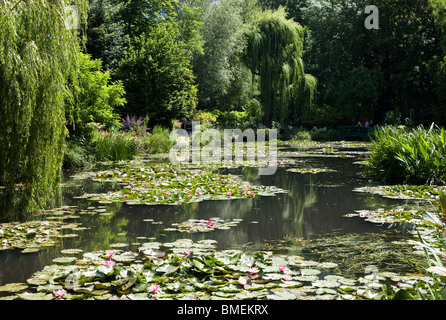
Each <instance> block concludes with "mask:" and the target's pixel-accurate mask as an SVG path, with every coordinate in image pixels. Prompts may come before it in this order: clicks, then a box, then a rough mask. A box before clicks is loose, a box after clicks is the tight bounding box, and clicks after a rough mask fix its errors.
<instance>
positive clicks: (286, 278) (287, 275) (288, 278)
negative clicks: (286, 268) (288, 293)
mask: <svg viewBox="0 0 446 320" xmlns="http://www.w3.org/2000/svg"><path fill="white" fill-rule="evenodd" d="M292 279H293V278H292V277H291V276H290V275H289V274H286V275H284V276H283V280H284V281H291V280H292Z"/></svg>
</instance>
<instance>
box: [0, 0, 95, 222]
mask: <svg viewBox="0 0 446 320" xmlns="http://www.w3.org/2000/svg"><path fill="white" fill-rule="evenodd" d="M87 3H88V1H87V0H76V1H74V2H72V3H67V2H66V1H64V0H0V186H1V188H0V220H7V219H23V218H26V217H27V216H29V215H30V214H32V213H33V212H35V211H36V210H39V209H41V208H44V207H45V206H47V205H51V204H52V202H53V201H55V200H57V199H58V197H59V196H60V187H59V184H60V175H61V165H62V158H63V145H64V138H65V134H66V127H65V110H64V103H65V101H66V99H68V98H69V95H70V93H69V91H68V83H69V81H75V79H76V72H77V69H78V66H77V52H78V46H79V37H78V32H79V30H76V29H72V28H70V26H72V25H73V24H72V22H73V21H74V20H73V19H72V18H76V16H75V15H74V16H73V11H68V10H66V8H67V6H69V5H75V6H76V8H77V10H78V11H77V12H78V17H79V19H80V22H81V23H80V26H81V28H82V26H83V25H84V22H85V18H86V7H87ZM67 12H70V14H71V16H69V17H67ZM67 19H70V20H67Z"/></svg>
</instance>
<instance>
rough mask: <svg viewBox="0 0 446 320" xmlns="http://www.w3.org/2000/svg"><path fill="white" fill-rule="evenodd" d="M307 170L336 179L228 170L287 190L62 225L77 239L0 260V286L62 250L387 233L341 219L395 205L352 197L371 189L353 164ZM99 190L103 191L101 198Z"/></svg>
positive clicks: (109, 213)
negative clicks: (211, 224)
mask: <svg viewBox="0 0 446 320" xmlns="http://www.w3.org/2000/svg"><path fill="white" fill-rule="evenodd" d="M305 161H306V165H308V164H310V165H311V166H312V167H320V168H324V167H325V168H329V169H333V170H335V172H320V173H317V174H312V173H305V174H302V173H296V172H289V171H286V169H287V167H279V168H278V169H277V171H276V173H275V174H274V175H272V176H259V175H258V174H257V173H258V169H257V168H251V167H242V168H237V169H227V172H228V173H232V174H240V175H242V176H243V177H244V180H247V181H249V182H250V183H251V184H253V185H254V184H257V185H273V186H277V187H279V188H283V189H285V190H288V193H283V194H276V195H275V196H272V197H259V196H258V197H255V198H253V199H237V200H210V201H202V202H198V203H188V204H182V205H179V206H167V205H155V206H147V205H131V206H129V205H126V204H120V203H119V204H116V203H114V204H107V205H102V206H103V208H104V209H106V210H103V211H104V213H106V214H96V215H80V216H78V217H76V218H74V219H69V220H70V221H66V222H78V223H81V225H82V226H83V227H85V228H86V229H85V230H81V231H77V232H76V234H77V236H75V237H72V238H64V239H63V240H62V243H61V245H59V246H56V247H50V248H46V249H43V250H41V251H39V252H37V253H28V254H24V253H21V252H20V250H13V251H4V252H0V285H3V284H6V283H11V282H24V281H26V279H27V278H29V277H30V276H31V275H32V274H33V273H34V272H36V271H39V270H41V269H42V268H43V267H44V266H45V265H51V264H53V263H52V259H54V258H56V257H60V256H62V254H61V253H60V251H61V250H63V249H67V248H79V249H82V250H83V252H90V251H95V250H106V249H110V248H111V246H114V245H120V247H119V249H123V250H137V248H138V244H139V243H141V242H146V241H150V240H156V241H159V242H171V241H174V240H176V239H181V238H190V239H192V240H194V241H196V240H202V239H214V240H217V248H218V249H241V248H244V247H245V248H246V247H253V248H255V247H260V246H261V245H262V243H264V242H265V241H270V240H279V239H282V238H284V237H296V238H302V239H311V238H313V237H320V236H323V235H325V234H330V233H332V232H334V231H335V232H337V233H340V234H361V233H373V232H382V231H383V230H386V229H388V228H389V226H386V225H376V224H373V223H369V222H366V221H364V220H363V219H361V218H345V217H343V215H345V214H348V213H353V212H354V211H355V210H363V209H369V210H371V209H377V208H380V207H381V208H382V207H386V206H390V205H392V204H394V203H395V202H396V200H390V199H387V200H386V199H383V198H381V197H379V196H372V195H369V194H365V193H356V192H354V191H353V189H354V188H357V187H362V186H365V185H368V184H370V182H369V181H368V180H365V179H363V178H361V177H360V175H358V173H360V171H361V170H362V168H361V167H360V166H359V165H357V164H354V162H355V161H357V159H355V158H340V157H306V158H305ZM66 179H67V181H68V182H69V181H70V179H69V178H68V177H67V178H66ZM77 184H78V185H76V186H71V187H65V188H64V204H65V205H75V206H78V207H82V208H86V207H91V206H95V207H98V206H101V204H98V203H95V202H93V201H88V200H85V199H75V198H73V196H77V195H82V194H84V193H85V192H87V193H88V192H93V191H95V192H97V190H98V189H101V188H105V189H106V188H107V185H106V184H99V183H95V182H92V181H89V180H86V181H82V182H79V181H78V182H77ZM105 189H104V190H105ZM213 217H219V218H222V219H234V218H237V219H242V221H241V222H240V223H239V224H237V226H234V227H232V228H230V229H229V230H215V231H212V232H206V233H195V234H188V233H181V232H178V231H166V230H165V229H166V228H169V227H171V226H172V224H173V223H181V222H184V221H187V220H189V219H205V220H206V219H210V218H213Z"/></svg>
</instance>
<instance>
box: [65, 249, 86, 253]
mask: <svg viewBox="0 0 446 320" xmlns="http://www.w3.org/2000/svg"><path fill="white" fill-rule="evenodd" d="M82 251H83V250H82V249H64V250H61V251H60V252H61V253H63V254H78V253H82Z"/></svg>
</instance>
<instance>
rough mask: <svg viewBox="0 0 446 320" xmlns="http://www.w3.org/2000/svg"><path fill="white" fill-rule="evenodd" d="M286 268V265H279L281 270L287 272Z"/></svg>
mask: <svg viewBox="0 0 446 320" xmlns="http://www.w3.org/2000/svg"><path fill="white" fill-rule="evenodd" d="M286 269H287V267H286V266H283V265H279V270H280V271H282V272H285V270H286Z"/></svg>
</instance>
